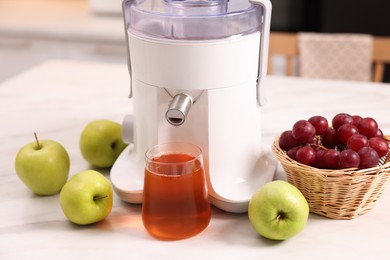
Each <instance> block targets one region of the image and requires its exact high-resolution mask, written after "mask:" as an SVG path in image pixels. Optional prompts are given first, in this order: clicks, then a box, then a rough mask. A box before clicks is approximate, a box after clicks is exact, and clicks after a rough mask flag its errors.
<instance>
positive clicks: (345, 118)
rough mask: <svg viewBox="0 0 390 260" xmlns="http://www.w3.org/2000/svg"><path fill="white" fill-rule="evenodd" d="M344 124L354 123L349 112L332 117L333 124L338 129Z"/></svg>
mask: <svg viewBox="0 0 390 260" xmlns="http://www.w3.org/2000/svg"><path fill="white" fill-rule="evenodd" d="M344 124H353V118H352V116H351V115H349V114H347V113H339V114H337V115H335V116H334V117H333V119H332V126H333V128H334V129H336V130H337V129H338V128H339V127H340V126H342V125H344Z"/></svg>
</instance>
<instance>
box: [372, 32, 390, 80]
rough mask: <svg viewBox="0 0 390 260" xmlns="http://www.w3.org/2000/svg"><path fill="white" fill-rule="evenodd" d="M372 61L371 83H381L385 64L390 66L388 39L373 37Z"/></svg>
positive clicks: (389, 44) (389, 41)
mask: <svg viewBox="0 0 390 260" xmlns="http://www.w3.org/2000/svg"><path fill="white" fill-rule="evenodd" d="M372 59H373V63H374V72H373V81H374V82H382V81H383V76H384V72H385V64H386V63H387V64H390V37H379V36H377V37H374V43H373V51H372Z"/></svg>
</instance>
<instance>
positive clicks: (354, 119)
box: [352, 115, 362, 126]
mask: <svg viewBox="0 0 390 260" xmlns="http://www.w3.org/2000/svg"><path fill="white" fill-rule="evenodd" d="M352 119H353V123H352V124H354V125H356V126H358V124H359V122H360V120H362V117H361V116H358V115H354V116H352Z"/></svg>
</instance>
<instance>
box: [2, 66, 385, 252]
mask: <svg viewBox="0 0 390 260" xmlns="http://www.w3.org/2000/svg"><path fill="white" fill-rule="evenodd" d="M265 84H266V88H267V92H268V104H267V106H266V107H264V109H263V135H264V141H265V144H267V145H270V144H271V142H272V140H273V138H274V136H275V135H276V134H278V133H280V132H281V131H283V130H285V129H289V128H291V126H292V124H293V123H294V122H295V121H297V120H298V119H304V118H308V117H310V116H312V115H315V114H320V115H324V116H326V117H328V118H330V117H332V116H333V115H335V114H336V113H338V112H347V113H351V114H360V115H362V116H372V117H374V118H376V119H377V120H378V122H379V124H380V125H381V128H382V130H383V131H384V132H385V133H390V117H389V114H388V113H389V111H390V104H389V102H388V100H390V85H389V84H372V83H357V82H342V81H331V80H308V79H299V78H285V77H268V78H267V80H266V81H265ZM128 86H129V78H128V73H127V67H126V66H125V65H113V64H103V63H86V62H75V61H74V62H71V61H67V62H65V61H49V62H45V63H43V64H42V65H40V66H38V67H35V68H32V69H30V70H28V71H26V72H24V73H23V74H20V75H18V76H16V77H14V78H12V79H10V80H8V81H6V82H4V83H2V84H1V85H0V118H1V121H2V124H1V127H0V144H1V145H0V162H1V163H0V205H1V210H0V220H1V221H0V259H27V258H30V259H31V258H32V259H51V258H55V259H85V258H90V259H115V258H117V259H119V258H121V259H122V258H125V259H152V258H153V259H184V258H185V259H221V258H222V257H223V258H227V259H332V258H333V259H340V258H341V257H342V258H343V259H389V257H390V251H389V250H388V238H389V234H390V188H387V189H386V190H385V192H384V194H383V195H382V197H381V199H380V200H379V201H378V202H377V204H376V206H375V207H374V209H373V210H372V211H370V212H368V213H367V214H365V215H363V216H360V217H358V218H356V219H354V220H331V219H327V218H324V217H321V216H317V215H314V214H311V215H310V217H309V220H308V223H307V226H306V227H305V229H304V230H303V231H302V232H301V233H300V234H298V235H297V236H295V237H293V238H291V239H289V240H287V241H283V242H276V241H270V240H267V239H264V238H262V237H260V236H259V235H257V233H256V232H255V231H254V229H252V227H251V225H250V223H249V220H248V217H247V215H246V214H231V213H226V212H223V211H221V210H219V209H216V208H213V212H212V219H211V222H210V225H209V226H208V228H207V229H206V230H205V231H204V232H202V233H201V234H199V235H198V236H195V237H193V238H190V239H186V240H181V241H174V242H162V241H159V240H156V239H154V238H152V237H150V236H149V235H148V234H147V232H146V231H145V229H144V227H143V225H142V221H141V206H139V205H131V204H127V203H124V202H122V201H121V200H119V199H118V197H117V196H115V199H114V207H113V210H112V212H111V214H110V215H109V217H108V218H106V220H104V221H102V222H100V223H98V224H95V225H90V226H77V225H74V224H71V223H70V222H69V221H68V220H67V219H66V218H65V216H64V215H63V213H62V211H61V208H60V206H59V196H58V195H54V196H47V197H38V196H35V195H33V194H32V193H31V192H30V191H29V190H28V189H27V188H26V187H25V186H24V185H23V184H22V182H21V181H20V180H19V179H18V177H17V176H16V174H15V170H14V159H15V155H16V153H17V151H18V149H19V148H20V147H21V146H22V145H24V144H26V143H28V142H31V141H32V140H33V132H34V131H36V132H37V133H38V135H39V136H40V138H41V139H54V140H57V141H58V142H60V143H62V144H63V145H64V147H65V148H66V149H67V150H68V152H69V154H70V158H71V169H70V175H73V174H75V173H77V172H80V171H83V170H85V169H88V168H89V165H88V164H87V163H86V162H85V161H84V160H83V159H82V157H81V154H80V151H79V148H78V139H79V135H80V133H81V131H82V129H83V127H84V126H85V125H86V124H87V123H88V122H89V121H91V120H94V119H99V118H105V119H111V120H114V121H118V122H121V120H122V118H123V116H124V115H125V114H126V113H129V112H131V101H130V100H129V99H127V95H128V91H129V90H128ZM105 175H106V177H107V178H109V173H108V172H105ZM278 178H284V174H283V171H282V170H281V169H279V170H278Z"/></svg>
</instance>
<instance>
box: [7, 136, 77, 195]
mask: <svg viewBox="0 0 390 260" xmlns="http://www.w3.org/2000/svg"><path fill="white" fill-rule="evenodd" d="M34 135H35V139H36V141H35V142H31V143H29V144H26V145H25V146H23V147H22V148H21V149H20V150H19V152H18V153H17V155H16V158H15V171H16V174H17V175H18V176H19V178H20V179H21V180H22V181H23V183H24V184H25V185H26V186H27V187H28V188H29V189H30V190H32V191H33V192H34V193H35V194H37V195H53V194H56V193H58V192H59V191H60V190H61V188H62V186H63V185H64V184H65V182H66V180H67V179H68V175H69V166H70V159H69V155H68V153H67V152H66V150H65V148H64V147H63V146H62V145H61V144H59V143H57V142H56V141H53V140H42V141H38V138H37V136H36V134H35V133H34Z"/></svg>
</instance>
